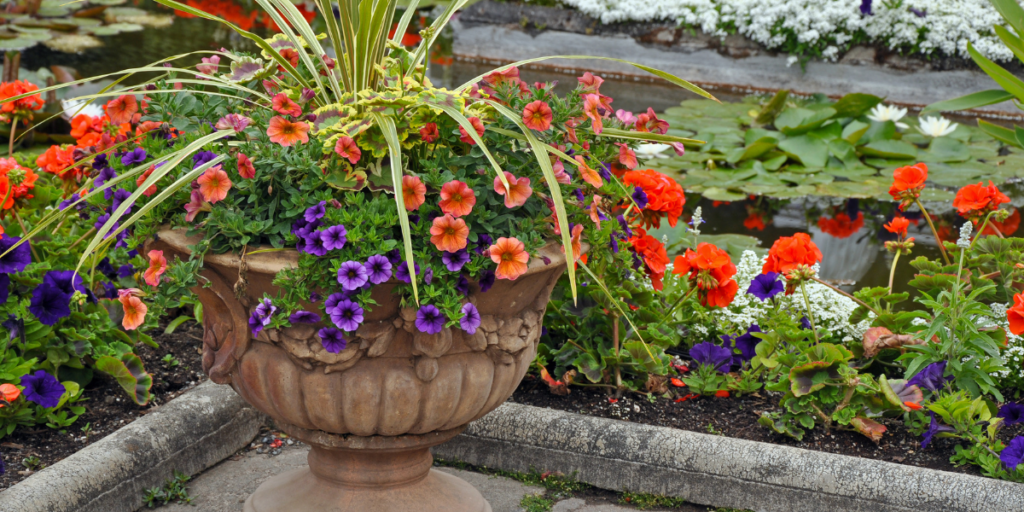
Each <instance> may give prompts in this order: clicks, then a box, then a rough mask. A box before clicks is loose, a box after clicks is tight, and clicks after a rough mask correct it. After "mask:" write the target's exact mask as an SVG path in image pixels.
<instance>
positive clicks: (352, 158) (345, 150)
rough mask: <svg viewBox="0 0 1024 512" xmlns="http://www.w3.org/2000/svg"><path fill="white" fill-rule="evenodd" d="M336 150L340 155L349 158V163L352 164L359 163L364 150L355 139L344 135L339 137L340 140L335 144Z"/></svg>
mask: <svg viewBox="0 0 1024 512" xmlns="http://www.w3.org/2000/svg"><path fill="white" fill-rule="evenodd" d="M334 152H335V153H337V155H338V156H340V157H342V158H346V159H348V163H350V164H352V165H355V164H357V163H359V159H360V158H362V156H363V150H361V149H359V146H357V145H356V141H355V139H353V138H352V137H347V136H344V135H343V136H341V137H340V138H338V142H336V143H335V144H334Z"/></svg>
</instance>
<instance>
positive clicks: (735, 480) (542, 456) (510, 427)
mask: <svg viewBox="0 0 1024 512" xmlns="http://www.w3.org/2000/svg"><path fill="white" fill-rule="evenodd" d="M434 454H435V455H436V456H438V457H442V458H446V459H454V460H460V461H463V462H467V463H470V464H474V465H478V466H487V467H489V468H494V469H504V470H513V471H529V470H531V469H536V470H541V471H561V472H563V473H565V474H573V473H575V475H576V478H578V479H579V480H582V481H584V482H587V483H590V484H592V485H595V486H597V487H601V488H603V489H610V490H617V491H621V490H630V491H634V492H647V493H654V494H662V495H666V496H675V497H680V498H683V499H686V500H687V501H690V502H693V503H699V504H706V505H713V506H718V507H734V508H740V509H752V510H756V511H758V512H776V511H777V512H821V511H822V510H842V511H847V512H888V511H894V512H895V511H899V512H959V511H963V512H1020V511H1021V510H1024V485H1021V484H1014V483H1010V482H1004V481H1000V480H994V479H988V478H982V477H976V476H970V475H963V474H959V473H950V472H946V471H937V470H931V469H925V468H918V467H913V466H904V465H900V464H895V463H891V462H883V461H876V460H871V459H863V458H858V457H850V456H845V455H835V454H830V453H825V452H816V451H811V450H804V449H799V448H793V447H790V446H782V445H774V444H768V443H759V442H754V441H746V440H742V439H733V438H728V437H722V436H714V435H709V434H699V433H696V432H689V431H686V430H677V429H671V428H665V427H653V426H649V425H642V424H636V423H630V422H624V421H616V420H611V419H605V418H595V417H590V416H582V415H579V414H573V413H567V412H562V411H555V410H551V409H542V408H538V407H532V406H527V405H521V404H514V403H506V404H504V405H502V406H501V407H499V408H498V409H497V410H495V411H494V412H492V413H491V414H489V415H487V416H485V417H483V418H482V419H480V420H477V421H476V422H474V423H472V424H470V426H469V428H468V429H466V431H465V433H463V434H462V435H459V436H458V437H456V438H455V439H453V440H451V441H449V442H448V443H446V444H443V445H440V446H437V447H436V448H435V449H434Z"/></svg>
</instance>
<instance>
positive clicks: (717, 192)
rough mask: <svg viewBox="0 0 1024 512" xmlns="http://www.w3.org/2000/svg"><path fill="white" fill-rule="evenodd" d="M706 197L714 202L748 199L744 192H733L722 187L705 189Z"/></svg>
mask: <svg viewBox="0 0 1024 512" xmlns="http://www.w3.org/2000/svg"><path fill="white" fill-rule="evenodd" d="M704 197H706V198H708V199H711V200H712V201H741V200H743V199H746V198H747V195H746V194H744V193H742V192H733V191H731V190H726V189H724V188H720V187H709V188H706V189H704Z"/></svg>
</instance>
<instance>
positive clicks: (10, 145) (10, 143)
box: [7, 117, 18, 158]
mask: <svg viewBox="0 0 1024 512" xmlns="http://www.w3.org/2000/svg"><path fill="white" fill-rule="evenodd" d="M16 131H18V118H17V117H15V118H14V119H13V120H12V121H11V138H10V140H9V141H8V142H7V158H11V157H12V156H14V133H15V132H16Z"/></svg>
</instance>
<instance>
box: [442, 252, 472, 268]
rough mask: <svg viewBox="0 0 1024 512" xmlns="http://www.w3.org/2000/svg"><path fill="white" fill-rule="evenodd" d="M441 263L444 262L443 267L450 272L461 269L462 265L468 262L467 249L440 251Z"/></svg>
mask: <svg viewBox="0 0 1024 512" xmlns="http://www.w3.org/2000/svg"><path fill="white" fill-rule="evenodd" d="M441 263H444V266H445V268H447V269H448V270H451V271H452V272H458V271H460V270H462V267H463V266H465V265H466V263H469V251H467V250H465V249H459V250H458V251H455V252H447V251H445V252H442V253H441Z"/></svg>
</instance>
